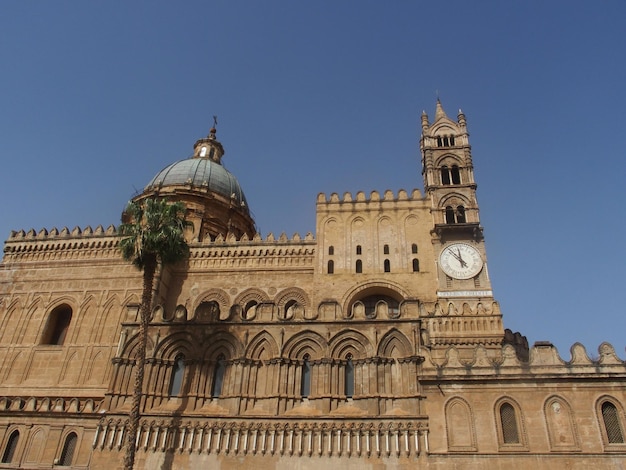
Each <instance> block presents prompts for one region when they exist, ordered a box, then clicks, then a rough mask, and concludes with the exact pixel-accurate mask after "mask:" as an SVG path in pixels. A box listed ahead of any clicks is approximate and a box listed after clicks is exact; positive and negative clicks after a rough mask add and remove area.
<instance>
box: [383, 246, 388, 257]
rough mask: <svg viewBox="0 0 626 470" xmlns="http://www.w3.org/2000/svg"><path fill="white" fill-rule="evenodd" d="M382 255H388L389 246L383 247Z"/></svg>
mask: <svg viewBox="0 0 626 470" xmlns="http://www.w3.org/2000/svg"><path fill="white" fill-rule="evenodd" d="M383 253H384V254H385V255H388V254H389V245H385V246H383Z"/></svg>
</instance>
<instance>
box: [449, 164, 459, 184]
mask: <svg viewBox="0 0 626 470" xmlns="http://www.w3.org/2000/svg"><path fill="white" fill-rule="evenodd" d="M450 176H451V177H452V184H461V173H460V172H459V167H458V166H457V165H452V170H451V171H450Z"/></svg>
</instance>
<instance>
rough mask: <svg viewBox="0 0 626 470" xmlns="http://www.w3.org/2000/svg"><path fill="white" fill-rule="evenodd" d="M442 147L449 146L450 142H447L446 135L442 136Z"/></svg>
mask: <svg viewBox="0 0 626 470" xmlns="http://www.w3.org/2000/svg"><path fill="white" fill-rule="evenodd" d="M443 145H444V147H447V146H448V145H450V141H449V140H448V136H447V135H444V136H443Z"/></svg>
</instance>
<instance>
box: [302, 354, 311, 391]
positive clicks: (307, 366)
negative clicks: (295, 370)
mask: <svg viewBox="0 0 626 470" xmlns="http://www.w3.org/2000/svg"><path fill="white" fill-rule="evenodd" d="M310 359H311V358H310V356H309V355H308V354H305V355H304V361H303V362H302V378H301V380H300V395H302V398H307V397H308V396H309V395H310V394H311V363H310V362H309V360H310Z"/></svg>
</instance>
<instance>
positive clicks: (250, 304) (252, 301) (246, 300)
mask: <svg viewBox="0 0 626 470" xmlns="http://www.w3.org/2000/svg"><path fill="white" fill-rule="evenodd" d="M266 302H269V297H268V296H267V294H266V293H265V292H263V291H262V290H261V289H254V288H253V289H247V290H245V291H243V292H242V293H241V294H239V295H238V296H237V298H236V299H235V302H234V305H233V307H238V308H237V310H238V312H239V314H240V316H241V319H242V320H253V319H254V318H255V317H256V309H257V307H258V306H259V305H260V304H263V303H266Z"/></svg>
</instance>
